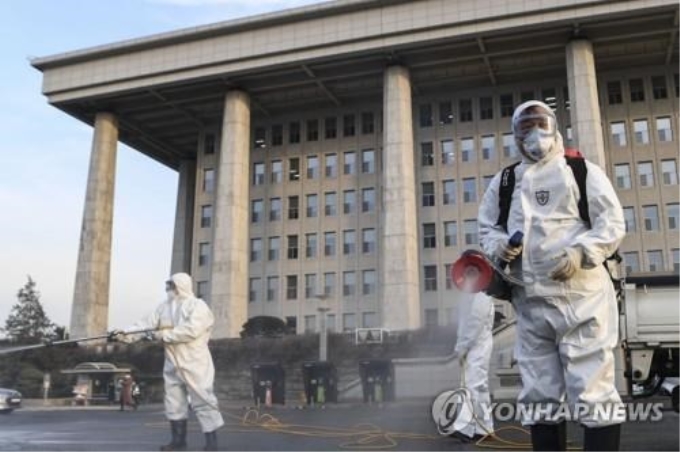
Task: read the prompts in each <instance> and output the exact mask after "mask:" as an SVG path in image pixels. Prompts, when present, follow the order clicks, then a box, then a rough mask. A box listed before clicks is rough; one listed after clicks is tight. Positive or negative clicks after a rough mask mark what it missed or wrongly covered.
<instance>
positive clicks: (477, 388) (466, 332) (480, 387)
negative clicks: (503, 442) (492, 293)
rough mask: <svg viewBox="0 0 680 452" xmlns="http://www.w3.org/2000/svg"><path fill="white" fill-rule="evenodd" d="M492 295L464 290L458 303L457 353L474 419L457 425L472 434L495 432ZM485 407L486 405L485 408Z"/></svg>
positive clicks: (462, 431) (468, 434)
mask: <svg viewBox="0 0 680 452" xmlns="http://www.w3.org/2000/svg"><path fill="white" fill-rule="evenodd" d="M494 316H495V308H494V304H493V299H492V298H491V297H489V296H488V295H486V294H485V293H478V294H475V295H474V296H471V295H469V294H464V296H463V297H461V299H460V301H459V304H458V338H457V340H456V348H455V350H454V353H455V354H456V355H457V356H458V359H459V361H460V363H461V366H462V368H461V372H462V376H463V379H464V381H463V382H462V383H464V386H465V388H467V389H468V391H469V392H470V397H471V402H472V406H473V408H474V410H473V412H474V414H475V417H476V419H473V420H472V421H471V422H470V423H468V424H467V425H465V426H458V425H456V429H457V430H458V431H459V432H460V433H462V434H464V435H465V436H467V437H469V438H474V437H476V436H478V435H482V436H483V435H486V434H489V433H493V431H494V430H493V418H492V417H491V410H490V409H489V408H490V406H491V397H490V394H489V361H490V360H491V351H492V349H493V335H492V330H493V321H494ZM483 407H484V408H483Z"/></svg>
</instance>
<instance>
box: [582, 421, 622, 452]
mask: <svg viewBox="0 0 680 452" xmlns="http://www.w3.org/2000/svg"><path fill="white" fill-rule="evenodd" d="M583 430H584V432H583V450H619V443H620V441H621V424H614V425H608V426H606V427H584V428H583Z"/></svg>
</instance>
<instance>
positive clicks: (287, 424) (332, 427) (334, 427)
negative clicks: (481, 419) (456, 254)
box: [0, 400, 679, 451]
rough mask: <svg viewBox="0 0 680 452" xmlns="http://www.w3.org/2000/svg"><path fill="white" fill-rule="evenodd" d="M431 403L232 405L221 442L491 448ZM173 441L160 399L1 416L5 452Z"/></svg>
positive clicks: (656, 439)
mask: <svg viewBox="0 0 680 452" xmlns="http://www.w3.org/2000/svg"><path fill="white" fill-rule="evenodd" d="M430 402H431V401H429V400H411V401H403V402H396V403H392V404H388V405H386V406H384V407H378V406H366V405H362V404H358V403H357V404H349V403H347V404H339V405H333V406H329V407H327V408H325V409H321V408H311V409H304V410H301V409H295V408H292V407H278V408H273V409H270V410H268V411H265V410H261V411H259V412H256V411H251V410H249V409H248V408H247V407H243V406H238V405H232V406H228V407H225V408H224V411H223V413H224V416H225V421H226V422H227V425H226V426H225V427H223V428H222V429H220V430H219V446H220V450H248V451H250V450H262V451H265V450H267V451H269V450H271V451H274V450H370V449H381V450H485V449H487V448H485V447H480V446H475V445H474V444H463V443H461V442H459V441H458V440H456V439H453V438H448V437H442V436H440V435H438V434H437V431H436V429H435V425H434V422H433V420H432V417H431V414H430V409H431V407H430ZM244 417H246V418H247V423H245V424H244V422H243V420H244ZM256 424H259V425H256ZM502 427H519V425H518V424H517V423H508V422H505V423H500V422H497V424H496V428H497V430H498V434H499V436H500V437H502V438H503V439H505V440H510V441H514V442H515V443H523V444H525V445H526V446H527V447H526V448H525V449H526V450H528V449H530V448H529V446H528V442H529V437H528V435H527V434H525V433H523V432H521V431H519V430H517V429H514V428H508V429H503V428H502ZM678 430H679V427H678V415H677V414H676V413H675V412H673V411H670V410H664V411H663V419H662V420H660V421H657V422H635V423H634V422H629V423H627V424H625V425H624V428H623V432H622V439H621V448H622V449H623V450H679V443H678ZM568 431H569V440H570V444H569V445H570V447H574V448H580V446H581V444H582V443H581V435H582V434H581V428H580V427H579V426H578V425H576V424H570V425H569V430H568ZM168 439H169V428H168V424H167V421H166V420H165V418H164V416H163V411H162V406H161V405H145V406H142V407H140V409H139V410H138V411H127V412H120V411H118V410H117V408H116V407H73V408H72V407H52V408H43V407H26V408H23V409H20V410H16V411H15V412H13V413H12V414H9V415H0V450H32V451H65V450H73V451H84V450H87V451H109V450H117V451H131V450H143V451H146V450H149V451H151V450H158V447H159V446H160V445H162V444H165V443H166V442H167V441H168ZM188 441H189V448H190V450H201V449H202V448H203V435H202V434H201V432H200V430H199V428H198V424H197V423H196V421H195V419H190V422H189V437H188ZM508 444H509V443H506V447H504V445H503V443H499V442H488V443H487V445H488V446H490V447H491V446H493V448H494V449H499V448H500V449H506V448H507V445H508ZM482 446H484V444H482ZM490 447H489V450H491V448H490Z"/></svg>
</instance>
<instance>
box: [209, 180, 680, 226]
mask: <svg viewBox="0 0 680 452" xmlns="http://www.w3.org/2000/svg"><path fill="white" fill-rule="evenodd" d="M617 174H618V173H617ZM492 179H493V176H484V177H483V178H482V190H481V192H480V193H483V192H484V191H485V190H486V189H487V187H488V186H489V184H490V183H491V180H492ZM676 179H677V178H676ZM670 180H673V179H670ZM458 183H459V182H458V181H456V180H455V179H447V180H444V181H442V182H441V190H442V192H441V203H442V205H455V204H457V202H458V199H457V198H458V191H459V190H458ZM461 183H462V196H463V202H464V203H476V202H477V201H478V197H479V196H478V189H477V178H474V177H470V178H464V179H463V180H462V181H461ZM323 196H324V200H323V201H324V205H323V213H324V215H325V216H327V217H333V216H336V215H337V214H338V210H337V209H338V194H337V193H336V192H334V191H331V192H326V193H324V195H323ZM319 197H320V195H317V194H309V195H306V196H305V202H306V206H305V212H304V214H305V216H306V217H307V218H316V217H318V216H319V214H320V212H319V208H320V206H319ZM436 198H437V196H436V191H435V183H434V182H423V183H421V205H422V206H423V207H434V206H436V205H437V201H436ZM375 209H376V193H375V188H364V189H362V190H361V210H360V211H361V212H362V213H370V212H374V211H375ZM264 210H265V201H264V200H262V199H255V200H252V201H251V207H250V219H251V222H252V223H260V222H263V221H264V219H265V211H264ZM358 211H359V209H358V206H357V191H356V190H344V191H343V192H342V213H343V214H346V215H351V214H354V213H357V212H358ZM200 215H201V219H200V225H201V227H202V228H209V227H211V226H212V217H213V206H212V205H211V204H206V205H203V206H201V209H200ZM286 216H287V218H288V219H289V220H296V219H299V218H300V217H301V206H300V196H297V195H295V196H289V197H288V208H287V212H286ZM267 218H268V220H269V221H281V220H282V218H283V199H282V198H270V199H269V212H268V215H267Z"/></svg>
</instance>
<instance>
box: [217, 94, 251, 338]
mask: <svg viewBox="0 0 680 452" xmlns="http://www.w3.org/2000/svg"><path fill="white" fill-rule="evenodd" d="M222 121H223V122H222V144H221V146H220V155H219V165H218V170H217V186H216V190H215V209H214V210H215V211H214V214H215V218H214V219H215V226H214V229H213V234H214V235H213V243H212V259H213V261H212V276H211V295H210V305H211V308H212V311H213V314H214V315H215V328H214V329H213V337H214V338H224V337H238V336H239V333H240V332H241V327H242V326H243V324H244V323H245V322H246V320H247V318H248V220H249V212H248V205H249V202H250V201H249V200H250V195H249V184H248V182H249V180H248V175H249V170H250V99H249V97H248V94H246V93H245V92H243V91H229V92H228V93H227V95H226V98H225V101H224V117H223V120H222Z"/></svg>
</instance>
